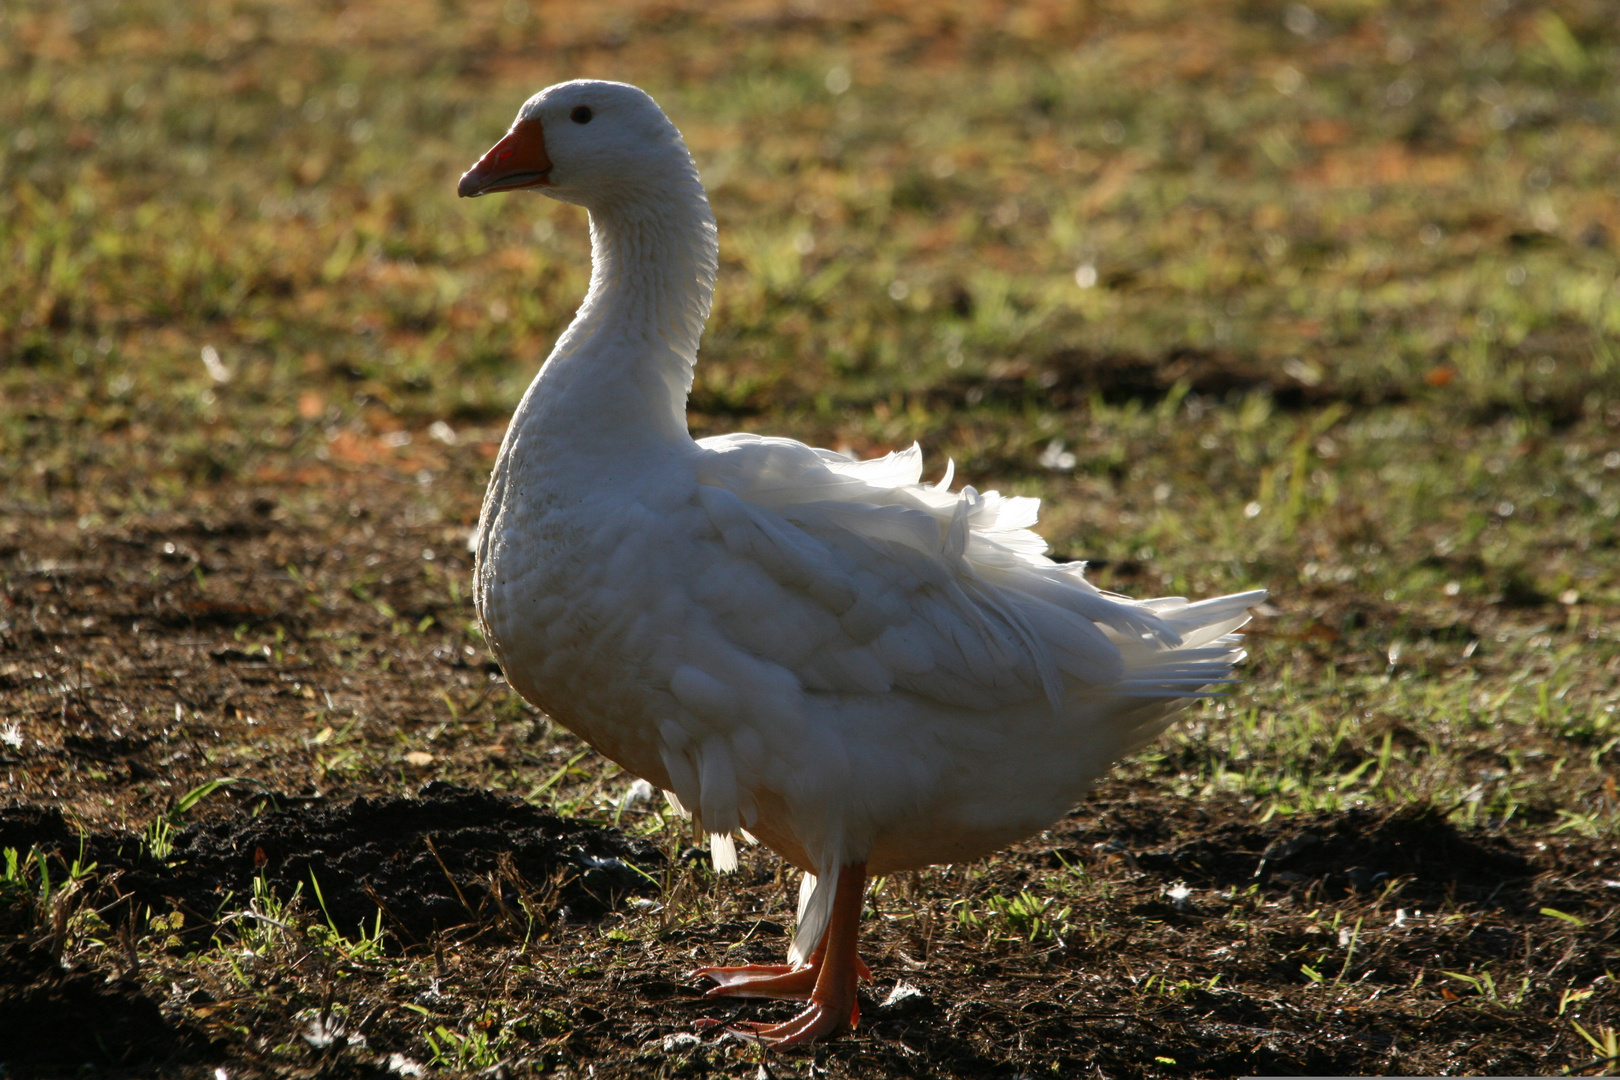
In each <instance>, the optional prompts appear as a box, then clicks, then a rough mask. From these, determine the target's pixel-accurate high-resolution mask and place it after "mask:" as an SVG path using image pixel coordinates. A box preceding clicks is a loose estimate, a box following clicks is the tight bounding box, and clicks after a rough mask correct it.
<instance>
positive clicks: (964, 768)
mask: <svg viewBox="0 0 1620 1080" xmlns="http://www.w3.org/2000/svg"><path fill="white" fill-rule="evenodd" d="M518 188H535V189H537V190H539V191H540V192H541V193H542V194H545V195H549V196H551V197H552V198H554V199H561V200H563V201H565V202H570V203H576V204H578V205H580V206H583V207H585V208H586V209H587V210H588V211H589V212H590V226H591V261H592V265H591V284H590V291H589V293H587V295H586V297H585V302H584V304H583V305H582V306H581V307H580V309H579V312H578V314H577V315H576V316H575V317H574V321H573V323H572V325H570V326H569V327H568V330H567V331H566V332H565V333H564V334H563V335H562V337H561V339H560V340H559V341H558V342H557V345H556V348H555V349H553V350H552V353H551V356H550V358H549V359H548V360H547V361H546V362H545V365H544V366H543V367H542V368H541V369H540V373H539V374H538V375H537V376H536V377H535V380H534V382H533V384H532V385H531V386H530V387H529V390H528V393H526V394H525V395H524V397H523V400H522V402H521V403H520V404H519V405H518V408H517V412H516V413H515V414H514V416H513V417H512V423H511V426H510V427H509V428H508V429H507V432H506V438H505V440H504V442H503V443H502V445H501V450H500V456H499V457H498V458H497V460H496V462H495V469H494V474H493V475H492V476H491V477H490V482H489V491H488V493H487V494H486V496H485V498H484V508H483V516H482V522H481V525H480V533H479V541H478V558H477V569H476V571H475V575H476V585H475V587H476V597H477V604H478V613H479V617H480V619H481V620H482V623H483V627H484V631H485V634H486V635H487V636H488V639H489V643H490V646H491V647H492V648H493V650H494V652H495V655H496V656H497V657H498V658H499V660H500V663H501V667H502V669H503V670H504V671H505V672H506V675H507V678H508V679H509V680H510V682H511V684H512V686H513V687H514V688H515V689H516V690H517V691H518V693H520V694H522V695H523V696H524V697H525V698H527V699H528V700H529V701H531V702H533V703H534V704H535V705H536V706H538V707H539V708H541V709H543V710H545V712H546V713H548V714H549V715H550V716H551V717H552V718H553V719H555V720H557V721H558V722H560V723H562V724H563V725H564V726H566V727H568V728H569V729H570V730H572V731H574V732H575V733H576V734H578V735H579V736H580V737H581V738H583V739H584V740H585V741H586V742H588V743H590V744H591V745H592V746H593V747H595V748H596V749H597V750H599V751H600V752H601V753H603V754H604V755H606V756H607V757H609V758H611V759H612V760H614V761H616V762H618V763H619V764H620V765H622V766H623V767H624V768H625V769H626V770H628V771H629V772H631V773H634V774H635V775H637V776H641V777H645V778H646V779H647V780H649V781H651V782H652V783H654V784H656V785H658V786H659V787H660V788H662V789H664V791H665V792H666V793H668V794H669V796H670V800H671V802H672V803H674V804H675V805H676V806H677V807H684V808H685V809H686V810H688V811H690V813H691V814H692V815H693V816H694V817H696V818H697V819H698V827H699V828H700V829H701V830H704V831H706V832H707V833H708V835H709V836H710V841H711V851H712V854H713V858H714V862H715V864H716V866H718V867H720V868H721V869H727V868H730V867H733V866H735V864H736V855H735V849H734V847H733V841H732V837H733V836H734V835H737V834H745V835H746V833H752V834H753V835H754V836H757V837H758V838H759V839H760V840H761V841H763V842H764V843H765V844H766V845H768V846H769V847H770V848H772V849H773V850H774V851H776V852H777V853H778V854H780V855H781V856H782V857H783V858H784V859H787V860H788V861H789V862H791V863H792V864H793V865H795V866H797V867H799V868H800V869H802V870H803V871H804V872H805V875H806V876H805V878H804V882H803V885H802V887H801V889H800V894H799V912H798V918H799V929H798V934H797V936H796V938H795V940H794V942H793V947H792V949H791V951H790V953H789V962H788V963H787V964H784V965H753V964H751V965H748V966H745V967H710V968H703V969H701V971H700V974H702V975H705V976H707V977H709V978H711V979H713V980H714V981H715V982H717V983H718V984H719V985H718V986H716V987H714V988H712V989H711V990H710V993H711V994H729V995H737V996H743V997H767V998H785V999H795V1000H806V1001H808V1005H807V1006H806V1008H805V1009H804V1011H803V1012H801V1013H799V1014H798V1015H797V1016H796V1017H794V1018H793V1019H791V1020H789V1021H787V1022H785V1023H780V1024H748V1025H744V1026H743V1031H742V1033H743V1034H745V1035H746V1036H747V1037H750V1038H753V1039H757V1040H759V1041H762V1042H770V1043H797V1042H806V1041H809V1040H812V1039H816V1038H820V1037H822V1036H825V1035H830V1034H835V1033H837V1032H839V1031H842V1030H845V1029H847V1028H849V1027H852V1026H853V1025H854V1023H855V1021H856V1019H857V1017H858V1015H859V1014H858V1009H857V1006H856V982H857V979H859V978H869V977H870V976H869V973H868V972H867V971H866V968H865V965H864V964H862V963H861V961H860V959H859V958H858V957H857V955H856V950H855V943H856V933H857V926H858V922H859V919H860V912H861V900H862V895H863V892H864V889H865V882H866V878H867V876H868V875H878V874H889V873H893V872H895V871H898V870H907V869H912V868H917V867H922V866H927V865H930V864H933V863H944V862H959V861H964V860H970V859H976V858H979V857H981V856H984V855H987V854H989V853H990V852H993V851H995V850H996V849H997V848H1000V847H1002V846H1004V845H1006V844H1008V843H1010V842H1012V841H1014V840H1018V839H1020V838H1022V837H1025V836H1028V835H1030V834H1032V833H1035V832H1038V831H1039V830H1041V829H1043V828H1045V827H1046V826H1047V825H1049V824H1051V823H1052V822H1053V821H1055V820H1056V819H1058V818H1059V817H1061V816H1062V815H1063V814H1065V813H1066V812H1068V810H1069V809H1070V808H1071V807H1072V806H1073V805H1074V804H1075V802H1076V800H1077V799H1078V798H1079V797H1080V795H1081V794H1082V793H1083V792H1084V791H1085V789H1086V788H1087V786H1088V785H1089V784H1090V783H1091V782H1092V781H1093V780H1094V779H1095V778H1096V777H1097V776H1098V775H1099V774H1101V773H1102V772H1103V770H1104V769H1106V768H1107V767H1108V765H1109V764H1110V763H1111V762H1112V761H1114V760H1115V759H1116V758H1118V757H1119V756H1120V755H1122V754H1125V753H1127V752H1128V751H1130V750H1131V749H1133V748H1134V747H1137V746H1140V745H1141V744H1143V743H1144V742H1145V741H1147V740H1148V739H1150V738H1152V737H1153V736H1154V735H1155V734H1156V733H1157V732H1159V731H1160V730H1162V729H1163V728H1164V727H1165V726H1166V724H1168V722H1169V720H1170V717H1171V715H1172V714H1173V713H1174V712H1175V710H1176V709H1177V708H1178V707H1179V706H1181V705H1182V704H1183V703H1184V702H1185V701H1186V700H1187V699H1189V698H1190V697H1194V696H1197V695H1199V694H1200V693H1201V692H1202V691H1205V690H1206V689H1207V688H1208V687H1210V686H1211V685H1212V684H1216V683H1220V682H1223V681H1227V680H1229V677H1230V675H1231V671H1232V666H1233V665H1234V664H1235V663H1237V662H1238V661H1239V660H1241V659H1242V657H1243V653H1242V652H1241V650H1240V649H1239V648H1238V644H1237V636H1236V635H1235V634H1234V633H1233V631H1234V630H1235V629H1236V628H1238V627H1239V626H1241V625H1242V624H1243V623H1244V622H1245V621H1247V618H1248V614H1247V609H1248V608H1249V607H1251V606H1253V605H1255V604H1257V603H1259V602H1260V601H1261V600H1262V599H1263V598H1264V595H1265V594H1264V593H1263V592H1259V591H1256V592H1246V593H1239V594H1237V595H1233V596H1223V597H1220V598H1219V599H1214V600H1205V601H1203V602H1202V603H1196V604H1189V603H1188V602H1187V601H1185V600H1182V599H1178V598H1171V599H1159V600H1138V601H1133V600H1129V599H1126V598H1124V597H1121V596H1116V595H1112V594H1108V593H1104V592H1101V591H1099V590H1098V589H1097V588H1095V587H1094V586H1092V585H1091V584H1090V583H1088V582H1087V581H1086V580H1085V579H1084V578H1083V577H1082V576H1081V567H1080V566H1079V565H1078V564H1072V563H1071V564H1068V565H1059V564H1057V563H1054V562H1052V561H1050V560H1049V559H1047V558H1046V557H1045V556H1044V555H1043V552H1044V551H1045V550H1046V545H1045V543H1044V542H1043V541H1042V540H1041V539H1040V537H1038V536H1036V535H1035V534H1034V533H1033V532H1030V531H1029V527H1030V526H1031V525H1033V524H1034V523H1035V518H1036V510H1037V508H1038V505H1039V504H1038V501H1037V500H1035V499H1026V498H1002V497H1001V496H1000V495H998V494H996V493H995V492H984V493H980V492H977V491H975V490H974V489H973V488H971V487H965V488H963V489H962V490H961V491H959V492H952V491H950V490H948V488H949V484H950V470H949V468H947V471H946V478H945V480H943V481H941V482H940V483H938V484H924V483H921V482H920V477H921V471H922V457H921V453H920V452H919V451H918V449H917V448H916V447H912V448H911V449H909V450H905V451H901V452H899V453H894V454H890V455H889V456H887V457H884V458H878V459H876V460H871V461H856V460H853V459H851V458H849V457H846V456H844V455H842V454H836V453H832V452H830V451H827V450H816V449H812V448H811V447H808V446H805V445H804V444H802V443H798V442H793V441H791V440H788V439H775V438H761V437H758V436H755V435H727V436H720V437H717V438H710V439H703V440H700V441H697V442H694V441H693V440H692V438H691V436H690V435H689V434H688V432H687V427H686V416H685V408H686V398H687V393H688V391H689V390H690V389H691V385H692V368H693V364H694V363H695V361H696V356H697V348H698V337H699V335H700V334H701V332H702V329H703V323H704V320H705V319H706V318H707V316H708V313H709V304H710V300H711V298H712V296H713V292H714V281H715V266H716V257H717V250H718V245H717V241H716V232H715V223H714V216H713V215H712V214H711V213H710V211H709V203H708V199H707V197H706V196H705V194H704V191H703V185H702V183H701V182H700V181H699V179H698V171H697V167H696V166H695V165H694V164H693V162H692V157H691V155H690V154H689V153H688V152H687V149H686V144H685V143H684V142H683V141H682V139H681V136H680V133H679V132H678V131H677V130H676V129H675V126H674V125H673V124H672V123H670V121H669V119H668V118H667V117H666V116H665V115H664V113H663V111H662V110H661V109H659V107H658V105H657V104H656V103H654V102H653V100H652V99H651V98H650V97H648V96H647V95H646V94H645V93H643V92H642V91H641V90H639V89H637V88H635V87H633V86H628V85H625V84H623V83H612V82H594V81H578V82H568V83H562V84H559V85H557V86H553V87H551V88H550V89H547V90H543V91H541V92H540V93H538V94H536V95H535V96H534V97H532V98H530V99H529V100H528V101H527V102H526V103H524V105H523V108H522V109H521V110H520V111H519V112H518V116H517V120H516V121H515V122H514V123H513V124H512V127H511V130H510V131H508V132H507V134H506V136H505V137H504V138H502V139H501V140H500V141H499V142H498V143H496V144H495V146H494V147H493V148H492V149H491V150H490V151H489V152H488V153H487V154H485V155H484V156H483V158H482V159H481V160H479V162H478V163H477V164H476V165H474V166H473V167H472V168H471V169H470V170H468V172H467V173H466V175H464V176H463V177H462V178H461V183H460V185H459V187H458V189H457V190H458V192H459V193H460V194H461V195H463V196H476V195H485V194H489V193H491V192H496V191H511V190H515V189H518ZM745 831H746V833H745ZM733 1030H737V1029H733Z"/></svg>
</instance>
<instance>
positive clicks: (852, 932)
mask: <svg viewBox="0 0 1620 1080" xmlns="http://www.w3.org/2000/svg"><path fill="white" fill-rule="evenodd" d="M865 891H866V864H865V863H851V864H850V865H848V866H845V867H844V868H843V869H842V870H840V871H839V874H838V890H837V892H836V893H835V894H834V896H833V909H832V917H831V918H830V919H829V920H828V922H827V931H826V933H824V934H823V935H822V938H821V942H820V944H818V945H817V946H816V950H815V952H814V953H812V954H811V955H810V959H809V961H808V962H807V963H805V964H804V965H803V966H801V967H797V968H794V967H789V966H787V965H785V964H749V965H746V966H743V967H732V968H702V969H699V971H698V974H701V975H706V976H708V977H709V978H711V979H714V980H715V981H716V982H718V983H719V984H720V985H719V986H716V987H714V988H713V989H711V990H710V991H709V994H710V996H715V995H731V996H735V997H768V998H780V999H786V1000H793V1001H806V1000H808V1001H809V1005H807V1006H806V1007H805V1009H804V1011H803V1012H801V1013H799V1015H798V1016H795V1017H794V1018H793V1019H791V1020H788V1021H785V1022H783V1023H780V1024H761V1023H741V1024H738V1025H736V1026H735V1027H732V1028H730V1029H728V1030H730V1031H731V1032H732V1033H734V1034H736V1035H740V1036H742V1037H743V1038H745V1039H749V1040H751V1041H754V1042H759V1043H767V1044H771V1045H777V1046H791V1045H793V1044H795V1043H806V1042H811V1041H813V1040H815V1039H819V1038H822V1037H823V1036H826V1035H836V1034H838V1033H839V1032H841V1031H845V1030H847V1029H849V1028H853V1027H854V1026H855V1022H856V1021H857V1020H858V1019H859V1018H860V1015H861V1010H860V1005H859V1002H858V1001H857V1000H856V993H855V988H856V983H857V982H858V981H859V980H860V979H862V978H865V979H870V978H871V977H872V973H871V971H870V970H868V969H867V967H866V965H865V964H863V963H862V962H861V958H860V957H859V956H857V955H856V953H855V940H856V937H857V936H858V934H859V933H860V921H861V897H862V896H863V894H864V893H865Z"/></svg>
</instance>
